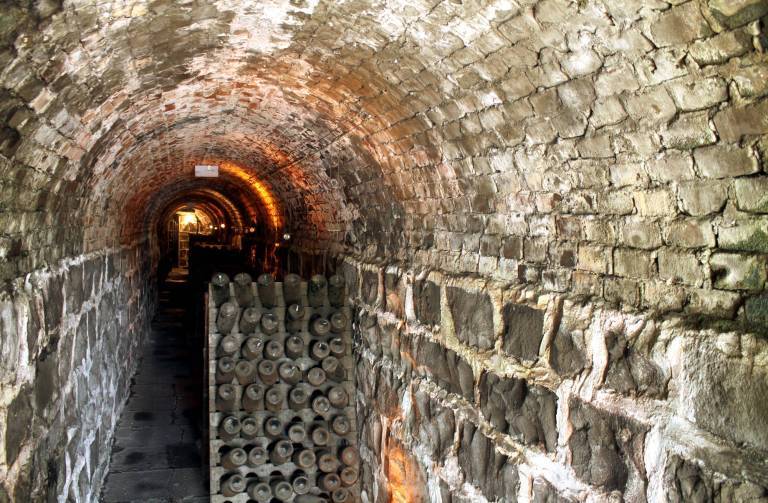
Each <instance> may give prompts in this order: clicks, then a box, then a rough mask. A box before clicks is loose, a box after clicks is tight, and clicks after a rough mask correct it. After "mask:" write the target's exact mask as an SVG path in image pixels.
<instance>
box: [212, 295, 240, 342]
mask: <svg viewBox="0 0 768 503" xmlns="http://www.w3.org/2000/svg"><path fill="white" fill-rule="evenodd" d="M237 312H238V309H237V304H235V303H233V302H225V303H224V304H222V305H221V307H220V308H219V315H218V316H217V317H216V329H217V330H218V331H219V333H221V334H225V335H227V334H229V333H231V332H232V329H233V328H234V326H235V322H236V321H237Z"/></svg>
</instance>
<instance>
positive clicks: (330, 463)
mask: <svg viewBox="0 0 768 503" xmlns="http://www.w3.org/2000/svg"><path fill="white" fill-rule="evenodd" d="M316 454H317V467H318V468H319V469H320V471H321V472H325V473H333V472H335V471H336V470H337V469H338V468H339V465H340V463H339V460H338V459H337V458H336V456H334V455H333V453H331V451H328V450H326V449H321V450H319V451H317V453H316Z"/></svg>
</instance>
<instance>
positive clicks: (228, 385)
mask: <svg viewBox="0 0 768 503" xmlns="http://www.w3.org/2000/svg"><path fill="white" fill-rule="evenodd" d="M208 309H209V317H208V318H209V326H208V334H209V335H208V342H209V347H208V354H209V360H210V361H209V369H208V378H209V397H210V403H209V412H210V448H211V451H210V460H211V502H212V503H249V502H258V503H272V502H295V503H322V502H336V503H341V502H353V501H359V486H358V477H359V469H360V465H359V463H360V459H359V455H358V452H357V448H356V446H355V432H356V426H355V423H354V417H355V416H354V407H353V406H354V404H353V403H352V402H353V400H354V382H353V379H354V373H353V372H352V371H351V369H352V365H353V362H352V357H351V343H352V340H351V323H350V321H351V316H350V315H351V313H350V309H349V307H348V306H347V303H346V292H345V286H344V280H343V279H342V278H341V277H340V276H332V277H330V278H328V279H326V278H325V277H324V276H313V277H312V278H311V279H310V280H309V281H308V282H304V281H302V279H301V278H300V277H299V276H297V275H295V274H288V275H286V276H285V278H284V280H283V282H282V283H278V282H275V281H274V279H273V278H272V276H270V275H267V274H263V275H261V276H259V277H258V278H257V279H256V282H253V281H252V278H251V276H250V275H248V274H246V273H240V274H238V275H236V276H235V277H234V278H233V280H232V281H231V282H230V279H229V277H228V276H227V275H225V274H222V273H217V274H214V276H213V278H212V279H211V283H210V286H209V304H208Z"/></svg>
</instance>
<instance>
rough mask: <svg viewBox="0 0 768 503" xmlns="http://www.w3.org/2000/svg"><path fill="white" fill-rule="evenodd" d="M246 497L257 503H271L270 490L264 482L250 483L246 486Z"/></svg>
mask: <svg viewBox="0 0 768 503" xmlns="http://www.w3.org/2000/svg"><path fill="white" fill-rule="evenodd" d="M248 496H249V497H250V498H251V499H252V500H254V501H256V502H257V503H269V502H270V501H272V488H271V487H269V484H268V483H266V482H263V481H262V482H252V483H251V484H250V485H249V486H248Z"/></svg>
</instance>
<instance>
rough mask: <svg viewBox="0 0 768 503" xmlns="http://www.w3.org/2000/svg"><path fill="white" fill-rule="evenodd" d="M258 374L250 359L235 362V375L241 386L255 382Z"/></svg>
mask: <svg viewBox="0 0 768 503" xmlns="http://www.w3.org/2000/svg"><path fill="white" fill-rule="evenodd" d="M257 375H258V371H257V370H256V366H255V365H254V364H253V363H251V362H249V361H248V360H240V361H239V362H237V363H236V364H235V377H236V378H237V382H238V383H240V386H248V385H249V384H251V383H253V382H255V381H256V376H257Z"/></svg>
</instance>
